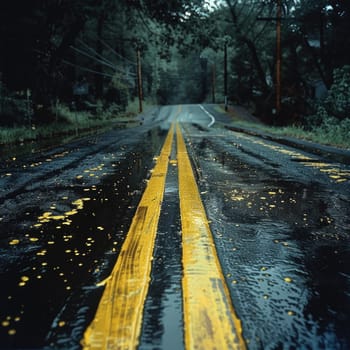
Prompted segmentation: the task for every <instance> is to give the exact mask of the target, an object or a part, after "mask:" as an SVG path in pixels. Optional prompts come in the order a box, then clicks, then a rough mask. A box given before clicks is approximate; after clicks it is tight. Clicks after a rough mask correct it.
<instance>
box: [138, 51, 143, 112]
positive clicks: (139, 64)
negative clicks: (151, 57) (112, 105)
mask: <svg viewBox="0 0 350 350" xmlns="http://www.w3.org/2000/svg"><path fill="white" fill-rule="evenodd" d="M137 87H138V95H139V112H140V113H142V98H143V96H142V70H141V51H140V48H137Z"/></svg>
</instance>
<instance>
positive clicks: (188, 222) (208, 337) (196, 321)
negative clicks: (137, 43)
mask: <svg viewBox="0 0 350 350" xmlns="http://www.w3.org/2000/svg"><path fill="white" fill-rule="evenodd" d="M176 135H177V159H178V171H179V193H180V214H181V226H182V246H183V253H182V254H183V256H182V261H183V270H184V271H183V273H184V275H183V280H182V286H183V306H184V323H185V346H186V349H187V350H190V349H205V350H208V349H218V350H221V349H246V345H245V342H244V339H243V336H242V327H241V322H240V320H239V319H238V317H237V316H236V313H235V311H234V308H233V305H232V301H231V298H230V294H229V290H228V287H227V285H226V282H225V279H224V276H223V273H222V270H221V266H220V262H219V259H218V256H217V254H216V249H215V245H214V240H213V236H212V233H211V231H210V228H209V224H208V220H207V217H206V214H205V210H204V207H203V204H202V201H201V198H200V195H199V191H198V188H197V184H196V180H195V178H194V175H193V171H192V167H191V163H190V160H189V157H188V154H187V151H186V146H185V142H184V139H183V137H182V134H181V130H180V127H179V125H177V127H176Z"/></svg>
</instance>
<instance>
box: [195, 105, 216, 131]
mask: <svg viewBox="0 0 350 350" xmlns="http://www.w3.org/2000/svg"><path fill="white" fill-rule="evenodd" d="M199 107H200V108H201V109H202V110H203V111H204V112H205V113H206V114H207V115H208V116H209V118H210V119H211V121H210V123H209V124H208V128H210V127H211V126H212V125H213V124H214V123H215V118H214V117H213V116H212V115H211V114H210V113H209V112H208V111H207V110H206V109H205V108H204V107H203V106H202V105H199Z"/></svg>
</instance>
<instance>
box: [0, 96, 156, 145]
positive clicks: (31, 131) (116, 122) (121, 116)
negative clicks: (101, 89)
mask: <svg viewBox="0 0 350 350" xmlns="http://www.w3.org/2000/svg"><path fill="white" fill-rule="evenodd" d="M150 107H151V105H150V104H149V103H147V101H146V102H144V104H143V109H144V111H147V110H148V109H149V108H150ZM138 108H139V107H138V101H137V100H135V101H133V102H131V103H130V104H129V106H128V107H127V109H126V110H125V111H121V110H120V108H119V107H118V106H117V105H110V106H109V108H106V109H103V110H102V109H99V108H97V113H95V114H94V113H91V112H86V111H77V112H76V111H71V110H70V109H69V108H68V107H67V106H65V105H58V106H57V107H56V108H55V109H54V110H53V113H54V114H55V115H56V121H54V122H52V123H50V124H46V125H36V126H34V125H32V126H18V127H16V126H15V127H0V144H9V143H22V142H27V141H33V140H39V139H48V138H51V137H55V136H61V135H77V136H80V135H82V134H86V133H87V132H89V131H96V130H101V131H102V130H105V129H108V128H112V127H119V128H125V127H131V126H134V125H138V120H137V119H136V116H137V115H138Z"/></svg>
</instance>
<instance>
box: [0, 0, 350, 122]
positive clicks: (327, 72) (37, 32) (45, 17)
mask: <svg viewBox="0 0 350 350" xmlns="http://www.w3.org/2000/svg"><path fill="white" fill-rule="evenodd" d="M278 3H279V2H278V1H276V0H245V1H240V0H227V1H217V3H216V4H209V3H208V2H206V1H202V0H197V1H187V0H177V1H160V0H158V1H139V0H133V1H126V0H97V1H96V0H32V1H22V0H12V1H2V2H1V4H0V29H1V30H0V50H1V54H0V115H1V119H0V123H1V124H2V125H5V124H11V125H13V124H21V123H23V124H25V123H27V122H28V119H29V120H30V122H32V121H33V120H34V121H35V122H50V121H52V120H54V119H53V118H55V116H54V114H55V113H54V112H53V111H54V109H55V106H56V107H57V105H58V104H59V105H65V106H68V108H75V109H80V110H90V111H92V112H93V113H97V112H98V111H101V110H103V109H104V108H108V106H110V105H111V104H113V105H115V106H117V107H118V109H119V110H123V109H125V108H126V107H127V105H128V104H129V103H131V102H132V101H134V100H135V99H137V98H138V86H137V84H138V77H139V75H138V67H137V53H138V52H139V53H140V57H141V62H142V91H143V98H144V99H145V100H149V101H150V102H151V103H154V104H172V103H191V102H192V103H197V102H204V101H207V102H211V101H215V102H217V103H222V102H223V101H224V99H225V95H227V97H228V101H230V102H232V103H237V104H242V105H245V106H246V107H248V108H250V110H251V111H252V112H253V113H255V114H256V115H258V116H259V117H261V118H263V119H264V120H266V121H269V122H276V121H281V118H280V116H277V115H276V110H275V109H276V88H275V85H276V62H277V57H276V28H277V26H276V23H277V21H276V19H277V17H278V15H279V12H278ZM280 9H281V13H280V15H281V17H282V19H281V41H280V44H281V51H282V54H281V63H282V64H281V113H280V115H283V123H303V124H308V123H310V120H312V123H322V120H323V119H324V118H335V119H338V120H339V119H344V118H347V117H348V116H349V112H350V93H349V91H350V89H349V88H350V68H349V65H350V36H349V35H348V33H349V30H350V3H349V1H341V0H338V1H337V0H312V1H310V0H299V1H297V0H283V1H281V8H280ZM225 51H226V53H227V55H226V64H227V69H226V70H224V66H225ZM225 72H226V81H227V90H225V84H224V82H225ZM310 116H311V117H310ZM56 117H57V116H56ZM278 118H279V119H278Z"/></svg>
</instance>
